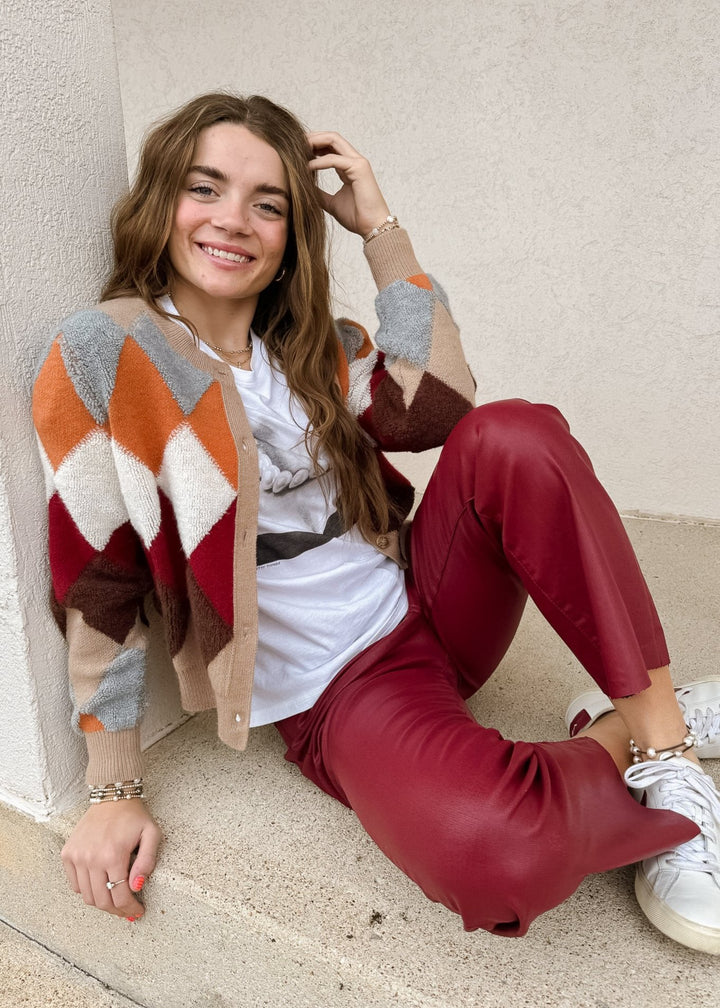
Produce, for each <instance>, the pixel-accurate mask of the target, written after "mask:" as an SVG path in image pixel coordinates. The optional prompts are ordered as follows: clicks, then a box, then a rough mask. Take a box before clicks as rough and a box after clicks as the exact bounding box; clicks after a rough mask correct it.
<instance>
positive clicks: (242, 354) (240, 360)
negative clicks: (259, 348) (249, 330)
mask: <svg viewBox="0 0 720 1008" xmlns="http://www.w3.org/2000/svg"><path fill="white" fill-rule="evenodd" d="M208 346H209V347H210V348H211V349H212V350H214V351H215V353H219V354H220V356H221V357H222V358H223V359H224V360H226V361H227V362H228V364H231V365H232V367H242V366H243V364H247V362H248V361H249V360H250V357H251V355H252V336H250V335H248V341H247V346H246V347H243V348H242V350H224V349H223V348H222V347H219V346H214V345H213V344H212V343H208ZM235 359H237V362H236V360H235Z"/></svg>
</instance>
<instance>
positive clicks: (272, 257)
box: [35, 94, 720, 953]
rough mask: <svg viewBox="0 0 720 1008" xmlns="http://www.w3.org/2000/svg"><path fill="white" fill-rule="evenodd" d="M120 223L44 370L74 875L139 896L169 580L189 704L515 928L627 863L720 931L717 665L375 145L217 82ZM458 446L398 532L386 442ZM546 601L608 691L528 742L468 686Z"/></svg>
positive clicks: (649, 902)
mask: <svg viewBox="0 0 720 1008" xmlns="http://www.w3.org/2000/svg"><path fill="white" fill-rule="evenodd" d="M321 169H331V170H334V171H335V172H336V173H337V176H338V177H339V180H340V187H339V189H338V191H337V192H335V193H334V194H329V193H327V192H324V191H323V190H322V189H320V188H318V187H317V185H316V181H315V175H316V173H317V172H318V171H319V170H321ZM325 214H329V215H331V216H332V217H333V218H334V219H335V220H336V221H338V222H339V223H340V224H341V225H342V226H343V227H344V228H347V229H348V230H349V231H351V232H353V233H355V234H357V235H359V236H361V237H362V238H363V245H364V252H365V255H366V258H367V261H368V264H369V266H370V269H371V270H372V273H373V276H374V278H375V280H376V282H377V286H378V290H379V294H378V298H377V313H378V318H379V329H378V331H377V334H376V337H375V344H373V343H371V342H370V340H369V338H368V336H367V334H366V333H365V331H364V330H363V329H362V327H361V326H359V325H357V324H356V323H354V322H349V321H347V320H340V321H339V322H334V321H333V319H332V317H331V313H330V296H329V283H328V270H327V264H326V248H325ZM113 237H114V246H115V264H114V268H113V271H112V274H111V276H110V278H109V280H108V282H107V284H106V286H105V289H104V292H103V303H102V304H101V305H99V306H98V307H96V308H94V309H92V310H89V311H81V312H79V313H77V314H75V315H73V316H72V317H70V318H69V319H68V320H66V322H65V323H64V325H63V327H62V331H61V333H60V335H59V336H58V337H57V338H56V340H55V341H54V343H53V344H52V347H51V349H50V351H49V354H48V356H47V358H46V360H45V362H44V364H43V366H42V368H41V371H40V373H39V377H38V381H37V385H36V391H35V420H36V425H37V429H38V433H39V439H40V444H41V448H42V454H43V459H44V463H45V467H46V471H47V477H48V485H49V490H50V504H49V508H50V558H51V566H52V575H53V593H52V600H53V606H54V611H55V613H56V616H57V619H58V621H59V623H60V625H61V626H62V628H63V630H64V631H65V633H66V635H67V639H68V643H69V663H70V676H71V682H72V689H73V695H74V701H75V723H76V727H77V728H79V729H80V730H81V731H82V732H84V734H85V738H86V740H87V745H88V751H89V767H88V783H89V784H90V786H91V798H90V801H91V805H90V808H89V810H88V811H87V812H86V814H85V815H84V816H83V818H82V819H81V820H80V822H79V824H78V826H77V828H76V829H75V831H74V833H73V834H72V836H71V838H70V839H69V840H68V842H67V844H66V846H65V848H64V851H63V861H64V865H65V870H66V872H67V876H68V879H69V882H70V885H71V886H72V887H73V889H74V890H75V891H76V892H78V893H80V894H82V897H83V899H84V901H85V902H86V903H87V904H90V905H94V906H97V907H99V908H100V909H103V910H106V911H108V912H110V913H113V914H118V915H122V916H125V917H131V918H138V917H140V916H142V914H143V912H144V908H143V906H142V904H141V903H140V902H139V901H138V900H137V899H136V897H135V895H134V893H137V892H138V891H139V890H140V889H141V888H142V886H143V883H144V880H146V879H147V878H148V876H149V875H150V873H151V872H152V870H153V868H154V865H155V858H156V852H157V848H158V843H159V839H160V834H159V830H158V828H157V826H156V825H155V823H154V821H153V819H152V817H151V815H150V812H149V811H148V809H147V807H146V805H145V804H144V801H143V797H144V796H143V792H142V780H141V777H142V767H141V757H140V747H139V735H138V726H139V722H140V719H141V715H142V707H143V681H144V676H145V658H144V655H145V637H146V619H145V615H144V608H143V607H144V602H145V600H146V597H147V596H148V594H149V593H152V595H153V599H154V603H155V604H156V605H157V607H158V609H159V612H160V613H161V616H162V620H163V623H164V627H165V632H166V637H167V644H168V648H169V650H170V654H171V656H172V659H173V663H174V666H175V669H176V671H177V674H178V677H179V681H180V688H181V695H182V699H183V703H184V706H185V707H186V709H187V710H190V711H196V710H201V709H206V708H209V707H215V708H216V709H217V715H218V731H219V735H220V737H221V738H222V739H223V740H224V741H225V742H226V743H227V744H228V745H230V746H233V747H234V748H237V749H242V748H243V746H244V745H245V742H246V739H247V735H248V730H249V728H251V727H252V726H253V725H259V724H267V723H270V722H274V723H276V724H277V727H278V729H279V731H280V733H281V735H282V737H283V739H284V740H285V742H286V744H287V750H288V757H289V758H290V759H291V760H293V761H294V762H296V763H297V764H298V765H299V766H300V767H301V769H302V771H303V773H305V774H306V775H307V776H308V777H309V778H310V779H311V780H313V781H315V782H316V783H317V784H318V785H319V786H320V787H321V788H323V789H324V790H325V791H327V792H328V793H329V794H331V795H333V796H334V797H336V798H337V799H338V800H340V801H342V802H344V803H345V804H347V805H349V806H350V807H351V808H352V809H354V810H355V812H356V813H357V815H358V817H359V819H360V821H361V822H362V824H363V825H364V827H365V828H366V829H367V830H368V832H369V833H370V835H371V836H372V837H373V839H374V840H375V841H376V842H377V844H378V845H379V846H380V847H381V848H382V850H383V851H384V852H385V853H386V854H387V855H388V857H390V858H391V859H392V860H393V861H394V862H395V863H396V864H397V865H398V866H399V867H400V868H401V869H402V870H403V871H404V872H406V873H407V875H408V876H409V877H410V878H412V879H413V880H414V881H415V882H417V884H418V885H420V886H421V887H422V889H423V890H424V892H425V893H426V894H427V895H428V896H429V897H430V898H431V899H433V900H438V901H441V902H442V903H444V904H445V906H447V907H449V908H450V909H451V910H453V911H455V912H457V913H458V914H460V915H461V917H462V920H463V923H464V926H465V927H466V928H467V929H474V928H486V929H488V930H490V931H494V932H496V933H498V934H506V935H520V934H523V933H524V932H525V931H526V930H527V928H528V926H529V924H530V922H531V921H532V920H533V918H534V917H535V916H537V915H538V914H539V913H542V912H543V911H544V910H546V909H548V908H550V907H552V906H555V905H556V904H557V903H558V902H560V901H561V900H563V899H564V898H565V897H566V896H567V895H569V894H570V893H571V892H572V891H573V890H574V889H575V888H576V887H577V885H578V884H579V883H580V881H581V880H582V879H583V877H584V876H585V875H587V874H588V873H590V872H598V871H603V870H605V869H608V868H613V867H616V866H619V865H622V864H627V863H630V862H636V861H637V862H641V864H640V866H639V869H638V884H637V892H638V896H639V898H640V901H641V904H642V906H643V909H644V910H645V912H646V913H647V914H648V916H649V917H650V919H651V920H652V921H653V923H655V924H656V925H657V926H658V927H659V928H660V929H661V930H663V931H665V932H666V933H668V934H670V935H671V936H672V937H674V938H676V939H677V940H678V941H681V942H683V943H685V944H687V945H690V946H692V947H694V948H699V949H703V950H705V951H707V952H714V953H717V952H720V901H719V900H718V894H719V890H718V884H719V882H720V869H719V867H718V834H717V827H718V822H719V821H720V800H719V799H718V795H717V792H716V790H715V788H714V786H713V784H712V781H711V779H710V778H709V777H707V776H706V775H705V774H704V773H703V772H702V771H701V770H700V767H699V764H698V762H697V755H703V753H705V754H709V755H718V754H720V743H719V742H718V737H719V735H720V683H716V682H707V683H696V684H692V685H690V686H689V687H685V688H684V689H683V691H682V692H681V693H680V694H678V695H676V694H675V692H674V690H673V686H672V684H671V681H670V676H669V672H668V668H667V665H668V655H667V651H666V648H665V643H664V640H663V634H662V630H661V628H660V624H659V622H658V618H657V615H656V612H655V608H654V606H653V603H652V600H651V598H650V596H649V593H648V590H647V588H646V585H645V583H644V581H643V578H642V575H641V573H640V571H639V568H638V565H637V562H636V560H635V557H634V555H633V553H632V551H631V548H630V545H629V543H628V541H627V538H626V536H625V534H624V531H623V527H622V524H621V522H620V520H619V518H618V515H617V513H616V512H615V510H614V508H613V507H612V505H611V503H610V501H609V499H608V497H607V495H606V494H605V492H604V491H603V489H602V488H601V486H600V485H599V484H598V482H597V480H596V478H595V476H594V473H593V470H592V467H591V465H590V462H589V460H588V458H587V456H586V455H585V453H584V452H583V450H582V448H581V447H580V446H579V445H578V444H577V442H576V441H575V440H574V439H573V438H572V437H571V435H570V433H569V430H568V427H567V424H566V423H565V421H564V420H563V418H562V417H561V416H560V414H559V413H558V412H557V411H556V410H555V409H553V408H552V407H549V406H533V405H531V404H529V403H525V402H520V401H510V402H502V403H494V404H489V405H485V406H482V407H480V408H478V409H472V400H473V394H474V383H473V380H472V377H471V375H470V373H469V371H468V368H467V365H466V363H465V360H464V357H463V353H462V349H461V346H460V343H459V340H458V335H457V331H456V328H455V325H454V323H453V320H452V317H451V315H450V313H449V310H448V307H447V302H446V299H445V296H444V294H443V292H442V291H441V289H440V288H439V287H438V286H437V285H436V284H435V283H434V282H433V281H432V280H430V279H429V278H428V277H427V276H426V274H425V273H423V271H422V269H421V267H420V265H419V264H418V262H417V261H416V259H415V257H414V254H413V251H412V248H411V246H410V242H409V240H408V237H407V235H406V233H405V232H404V231H403V230H402V229H401V228H400V227H399V225H398V222H397V220H396V218H395V217H394V216H392V215H391V214H390V211H389V208H388V206H387V204H386V203H385V200H384V198H383V196H382V193H381V191H380V189H379V188H378V185H377V182H376V180H375V178H374V176H373V172H372V170H371V168H370V165H369V164H368V162H367V161H366V160H365V159H364V158H363V157H362V156H361V155H360V154H358V152H357V151H356V150H354V149H353V147H352V146H351V145H350V144H349V143H348V142H347V141H346V140H344V139H343V138H342V137H341V136H339V135H337V134H335V133H310V134H307V135H306V134H305V133H304V132H303V130H302V128H301V126H300V125H299V123H298V122H297V120H296V119H295V118H294V117H293V116H291V115H290V114H289V113H288V112H287V111H285V110H284V109H282V108H279V107H278V106H277V105H274V104H273V103H271V102H270V101H268V100H267V99H264V98H258V97H253V98H250V99H248V100H244V99H241V98H238V97H235V96H232V95H228V94H208V95H203V96H201V97H199V98H196V99H195V100H193V101H191V102H190V103H188V104H187V105H186V106H185V107H184V108H182V109H180V110H179V111H178V112H177V113H175V114H174V115H172V116H170V117H169V118H168V119H166V120H165V121H164V122H163V123H162V124H160V125H159V126H158V127H157V128H156V129H155V130H154V131H153V132H152V133H150V135H149V137H148V139H147V141H146V143H145V146H144V150H143V154H142V158H141V163H140V168H139V171H138V175H137V179H136V181H135V183H134V185H133V187H132V189H131V190H130V192H129V193H128V194H127V195H126V196H125V197H124V198H123V199H122V200H121V201H120V203H119V205H118V206H117V208H116V210H115V214H114V218H113ZM444 442H446V444H445V448H444V450H443V453H442V456H441V459H440V462H439V464H438V466H437V469H436V472H435V473H434V475H433V477H432V479H431V481H430V484H429V486H428V488H427V491H426V493H425V495H424V497H423V500H422V503H421V505H420V507H419V509H418V512H417V514H416V517H415V519H414V521H413V522H412V526H411V529H410V532H409V534H408V532H407V529H406V526H405V524H404V523H405V519H406V517H407V515H408V513H409V511H410V508H411V504H412V489H411V487H410V486H409V484H408V483H407V482H406V481H405V480H404V479H403V478H402V477H401V476H400V475H399V474H398V473H397V472H396V471H394V470H393V469H392V468H391V466H390V465H389V464H388V462H387V461H386V460H385V459H384V457H383V455H382V454H381V451H382V450H384V449H389V450H393V451H397V450H409V451H419V450H422V449H425V448H429V447H431V446H435V445H439V444H442V443H444ZM528 593H529V594H530V595H531V596H532V598H533V599H534V600H535V601H536V603H537V604H538V606H539V607H540V609H541V610H542V612H543V613H544V614H545V615H546V617H547V618H548V620H549V621H550V623H551V624H552V626H553V627H554V628H555V629H556V630H557V632H558V633H559V634H560V635H561V636H562V638H563V639H564V640H565V641H566V642H567V644H568V645H569V646H570V647H571V648H572V650H573V652H574V653H575V654H576V655H577V657H578V658H579V659H580V660H581V661H582V662H583V664H584V665H585V667H586V668H587V669H588V671H589V673H590V674H591V675H592V676H593V678H594V679H595V681H596V683H597V684H598V685H599V687H600V688H601V690H602V692H599V691H595V692H593V693H590V694H587V695H584V696H583V697H582V698H581V699H580V701H579V702H578V703H577V704H575V705H573V707H572V709H571V711H570V721H571V733H572V734H574V735H575V736H576V737H574V738H571V739H569V740H568V741H565V742H555V743H538V744H533V743H527V742H510V741H507V740H505V739H503V738H502V737H501V736H500V735H499V734H498V732H496V731H494V730H493V729H492V728H489V727H484V726H481V725H479V724H478V723H477V722H476V721H475V720H474V719H473V718H472V717H471V716H470V715H469V713H468V711H467V708H466V706H465V703H464V698H467V697H468V696H470V695H471V694H472V693H473V692H475V691H476V690H477V689H478V688H479V687H480V686H481V685H482V683H483V682H484V681H485V680H486V679H487V678H488V677H489V676H490V675H491V673H492V672H493V670H494V669H495V667H496V666H497V664H498V662H499V661H500V659H501V657H502V655H503V654H504V652H505V650H506V648H507V647H508V645H509V643H510V640H511V639H512V637H513V634H514V632H515V630H516V627H517V624H518V621H519V619H520V616H521V613H522V609H523V606H524V603H525V599H526V597H527V594H528ZM607 697H612V698H613V699H612V701H610V700H608V699H607ZM519 699H520V698H519ZM631 739H634V740H635V741H634V742H632V743H631V741H630V740H631ZM700 743H704V747H702V748H699V749H697V751H696V747H697V746H698V745H699V744H700ZM631 750H632V752H631ZM633 759H634V760H635V762H632V761H633ZM623 775H625V778H626V779H625V780H624V779H623ZM627 785H629V787H630V788H631V789H632V790H633V792H634V793H635V794H636V795H637V796H640V797H642V796H644V801H645V805H642V804H640V803H639V802H637V801H635V800H634V799H633V797H631V795H630V792H629V790H628V786H627Z"/></svg>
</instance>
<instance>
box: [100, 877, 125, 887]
mask: <svg viewBox="0 0 720 1008" xmlns="http://www.w3.org/2000/svg"><path fill="white" fill-rule="evenodd" d="M123 882H127V879H126V878H121V879H118V881H117V882H106V883H105V886H106V888H107V889H114V888H115V886H116V885H120V884H121V883H123Z"/></svg>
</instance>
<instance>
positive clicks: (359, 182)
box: [308, 133, 390, 235]
mask: <svg viewBox="0 0 720 1008" xmlns="http://www.w3.org/2000/svg"><path fill="white" fill-rule="evenodd" d="M308 142H309V144H310V147H311V148H312V150H313V153H314V157H312V158H311V159H310V161H309V162H308V164H309V167H310V168H311V169H312V170H313V171H320V170H322V169H325V168H331V169H334V170H335V171H336V172H337V174H338V176H339V178H340V181H341V182H342V187H341V188H340V189H338V191H337V192H336V193H329V192H325V191H324V190H323V189H320V190H319V192H320V200H321V201H322V204H323V207H324V208H325V210H326V211H327V212H328V213H329V214H330V215H331V216H332V217H334V218H335V220H336V221H337V222H338V223H339V224H342V226H343V227H344V228H347V230H348V231H353V232H354V233H355V234H359V235H366V234H368V233H369V232H370V231H372V229H373V228H374V227H377V226H378V224H382V222H383V221H384V220H385V218H386V217H388V216H389V214H390V211H389V210H388V205H387V203H386V202H385V199H384V197H383V194H382V193H381V191H380V186H379V185H378V184H377V181H376V179H375V176H374V175H373V170H372V168H371V167H370V162H369V161H368V160H367V159H366V158H364V157H363V156H362V154H360V153H358V151H356V150H355V148H354V147H353V146H352V145H351V144H349V143H348V142H347V140H345V139H344V137H341V136H340V134H339V133H308Z"/></svg>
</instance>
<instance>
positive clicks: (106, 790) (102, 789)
mask: <svg viewBox="0 0 720 1008" xmlns="http://www.w3.org/2000/svg"><path fill="white" fill-rule="evenodd" d="M144 797H145V791H144V790H143V779H142V777H134V778H133V779H132V780H126V781H115V782H114V783H112V784H92V785H90V804H91V805H101V804H102V803H103V802H117V801H128V800H130V799H131V798H144Z"/></svg>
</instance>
